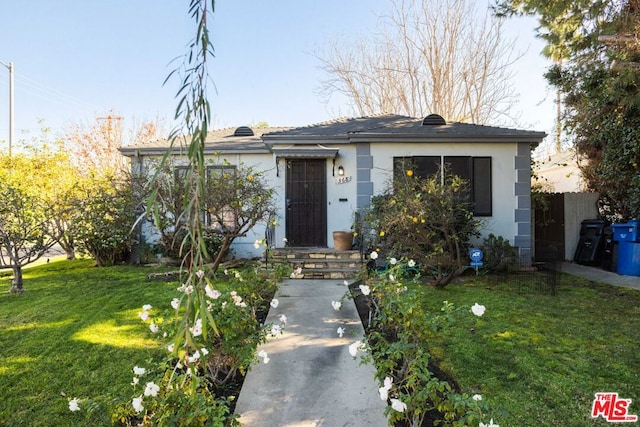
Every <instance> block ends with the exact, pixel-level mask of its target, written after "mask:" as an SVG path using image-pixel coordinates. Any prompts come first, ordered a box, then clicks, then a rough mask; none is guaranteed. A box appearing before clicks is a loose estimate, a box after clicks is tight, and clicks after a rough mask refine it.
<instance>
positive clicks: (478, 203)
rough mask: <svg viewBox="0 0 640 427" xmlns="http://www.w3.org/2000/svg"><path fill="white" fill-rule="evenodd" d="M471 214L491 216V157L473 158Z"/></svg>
mask: <svg viewBox="0 0 640 427" xmlns="http://www.w3.org/2000/svg"><path fill="white" fill-rule="evenodd" d="M472 188H473V202H474V209H473V212H474V214H475V215H478V216H491V215H492V210H491V205H492V200H491V157H474V158H473V187H472Z"/></svg>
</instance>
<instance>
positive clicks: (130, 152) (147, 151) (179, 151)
mask: <svg viewBox="0 0 640 427" xmlns="http://www.w3.org/2000/svg"><path fill="white" fill-rule="evenodd" d="M118 151H120V152H121V153H122V155H123V156H126V157H138V156H164V155H165V154H166V153H167V151H169V154H171V155H186V154H187V147H171V148H169V147H164V148H163V147H154V148H127V147H121V148H118ZM269 153H271V151H270V150H269V149H268V148H266V147H265V148H261V149H257V148H254V149H246V148H245V149H231V150H229V149H226V150H219V149H218V150H216V149H213V148H209V147H205V149H204V154H207V155H213V154H269Z"/></svg>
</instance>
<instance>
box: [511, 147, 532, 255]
mask: <svg viewBox="0 0 640 427" xmlns="http://www.w3.org/2000/svg"><path fill="white" fill-rule="evenodd" d="M514 167H515V171H516V182H515V184H514V195H515V197H516V209H515V211H514V213H513V216H514V221H515V223H516V235H515V236H514V239H513V245H514V246H516V247H517V248H518V252H519V253H518V255H519V256H520V259H521V261H523V262H530V259H531V257H532V256H533V250H532V248H533V244H532V243H533V242H532V224H531V150H530V148H529V144H528V143H524V142H522V143H518V148H517V153H516V156H515V158H514Z"/></svg>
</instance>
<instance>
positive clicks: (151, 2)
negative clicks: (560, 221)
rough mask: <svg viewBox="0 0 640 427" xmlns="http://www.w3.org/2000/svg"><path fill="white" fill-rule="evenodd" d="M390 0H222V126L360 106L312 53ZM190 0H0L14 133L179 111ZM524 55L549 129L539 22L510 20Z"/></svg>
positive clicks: (536, 112) (218, 76) (4, 132)
mask: <svg viewBox="0 0 640 427" xmlns="http://www.w3.org/2000/svg"><path fill="white" fill-rule="evenodd" d="M386 4H387V2H386V1H384V0H348V1H345V0H323V1H300V0H277V1H269V2H268V1H259V0H244V1H243V0H219V1H217V2H216V12H215V14H214V22H213V43H214V47H215V50H216V58H215V59H214V61H213V66H212V67H211V72H212V79H213V81H214V83H215V86H216V89H217V90H216V91H213V90H212V93H211V94H210V101H211V103H212V108H213V112H214V125H215V127H218V128H219V127H227V126H230V127H236V126H240V125H246V124H252V123H256V122H261V121H266V122H268V123H269V124H270V125H274V126H288V125H293V126H298V125H300V126H302V125H308V124H312V123H317V122H321V121H324V120H328V119H332V118H335V117H339V116H345V115H352V114H351V110H350V109H349V107H348V105H347V104H346V103H345V100H344V99H340V98H337V97H336V98H334V99H332V101H331V102H330V103H329V104H325V103H323V102H322V100H321V99H320V97H319V96H318V95H317V89H318V87H319V85H320V82H321V80H322V79H323V78H325V74H324V72H323V71H322V70H321V69H320V68H319V61H318V60H317V58H316V57H315V56H314V52H317V51H318V50H320V49H321V48H322V46H323V44H324V43H326V42H327V41H328V40H332V39H339V40H348V39H350V38H353V37H358V36H366V35H367V34H370V33H371V31H372V30H373V29H374V28H375V23H376V19H377V16H379V15H380V14H382V13H383V12H384V10H385V6H386ZM187 8H188V0H182V1H179V0H82V1H79V0H55V1H52V0H29V1H2V3H1V5H0V62H2V63H5V64H8V63H9V62H13V63H14V67H15V128H16V139H17V140H20V139H31V138H33V137H36V136H38V135H39V129H40V127H41V125H40V124H39V120H43V121H44V122H43V123H44V125H45V126H48V127H50V128H52V130H53V133H54V134H57V133H60V132H63V131H64V130H65V129H67V128H68V127H69V126H70V124H72V123H90V122H92V121H93V120H94V119H95V118H96V117H99V116H104V115H105V114H107V113H108V112H109V111H113V112H115V113H116V114H118V115H120V116H122V117H124V123H125V126H127V127H130V126H133V125H134V124H135V123H140V122H141V121H145V120H155V119H156V118H157V117H160V118H166V121H167V123H170V122H171V118H172V117H173V112H174V110H175V106H176V102H175V99H174V95H175V92H176V89H177V84H178V82H177V81H175V80H172V81H170V82H169V83H168V84H167V85H165V86H163V84H162V83H163V81H164V80H165V78H166V76H167V75H168V74H169V72H170V71H171V70H172V69H173V67H174V65H175V64H171V61H172V60H173V59H174V58H176V57H178V56H180V55H182V54H184V53H185V52H186V46H187V44H188V42H189V41H190V39H191V37H192V34H193V31H194V24H193V22H192V20H191V18H190V17H189V14H188V11H187ZM506 26H507V35H508V36H509V37H517V38H518V42H517V46H518V50H520V51H525V50H526V54H525V56H524V57H523V58H521V59H520V60H519V61H518V63H516V65H515V67H516V69H515V70H514V71H515V73H516V80H515V81H514V83H515V86H516V90H517V91H518V92H519V93H520V99H521V101H520V103H519V104H518V105H517V106H516V110H517V111H519V112H520V113H521V118H520V123H519V126H520V127H523V128H527V129H535V130H540V131H546V132H547V133H551V132H552V131H553V116H554V104H553V93H551V92H550V91H549V88H548V87H547V86H546V83H545V82H544V79H543V77H542V73H543V72H544V69H545V68H546V67H547V66H548V65H549V63H548V62H547V60H546V59H544V58H543V57H542V56H541V55H540V53H539V52H540V50H541V48H542V44H541V42H540V41H539V40H536V39H535V37H534V32H533V28H534V21H532V20H522V19H518V20H515V19H514V20H508V21H507V23H506ZM8 98H9V72H8V70H7V68H6V67H3V66H1V65H0V141H7V140H8V137H9V112H8V109H9V101H8Z"/></svg>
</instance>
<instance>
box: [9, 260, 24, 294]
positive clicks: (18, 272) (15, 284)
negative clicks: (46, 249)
mask: <svg viewBox="0 0 640 427" xmlns="http://www.w3.org/2000/svg"><path fill="white" fill-rule="evenodd" d="M12 268H13V280H12V281H11V289H10V290H9V292H10V293H12V294H17V293H22V292H24V288H23V287H22V266H21V265H20V264H14V266H13V267H12Z"/></svg>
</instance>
